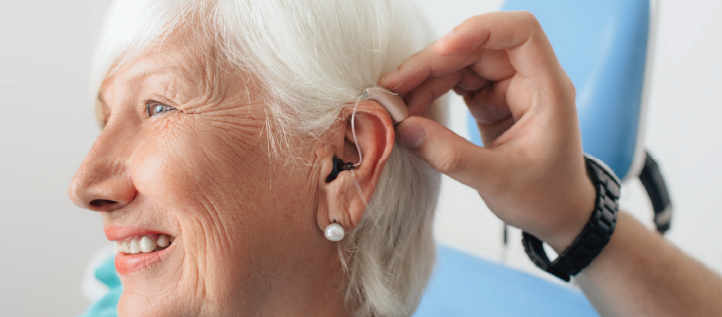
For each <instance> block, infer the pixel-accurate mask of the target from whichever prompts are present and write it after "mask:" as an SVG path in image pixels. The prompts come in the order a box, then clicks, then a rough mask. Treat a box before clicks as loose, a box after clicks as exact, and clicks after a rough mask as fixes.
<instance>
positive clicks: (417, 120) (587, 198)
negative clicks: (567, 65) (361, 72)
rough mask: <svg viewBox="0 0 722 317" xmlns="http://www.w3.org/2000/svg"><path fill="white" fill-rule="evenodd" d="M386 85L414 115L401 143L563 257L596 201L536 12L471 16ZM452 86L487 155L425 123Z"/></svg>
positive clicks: (401, 131)
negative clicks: (429, 108) (431, 106)
mask: <svg viewBox="0 0 722 317" xmlns="http://www.w3.org/2000/svg"><path fill="white" fill-rule="evenodd" d="M380 84H381V85H382V86H384V87H387V88H388V89H391V90H392V91H394V92H397V93H399V94H400V95H402V96H403V97H404V100H405V101H406V104H407V106H408V108H409V112H410V114H411V115H412V116H411V117H409V118H408V119H406V120H405V121H403V122H402V123H401V124H400V125H399V126H398V128H397V138H399V139H400V140H401V143H402V144H403V145H404V146H405V147H406V148H407V149H408V150H409V151H411V152H412V153H414V154H415V155H417V156H418V157H420V158H422V159H424V160H426V161H428V162H429V163H430V164H431V165H432V166H433V167H435V168H436V169H438V170H439V171H441V172H442V173H444V174H446V175H449V176H450V177H452V178H454V179H456V180H458V181H460V182H461V183H464V184H466V185H468V186H470V187H472V188H474V189H476V190H477V191H478V192H479V194H480V195H481V197H482V198H483V199H484V201H485V202H486V204H487V205H488V206H489V208H490V209H491V211H492V212H494V213H495V214H496V215H497V216H498V217H499V218H500V219H501V220H503V221H504V222H506V223H507V224H509V225H512V226H515V227H517V228H520V229H522V230H525V231H527V232H529V233H531V234H532V235H534V236H536V237H538V238H540V239H541V240H543V241H545V242H547V243H549V244H550V245H551V246H552V247H553V248H554V249H556V250H557V251H561V250H563V249H565V248H566V247H567V246H568V245H569V244H570V243H571V242H572V241H573V239H574V238H575V237H576V236H577V235H578V234H579V233H580V232H581V230H582V228H583V227H584V225H585V224H586V222H587V221H588V220H589V216H590V215H591V212H592V210H593V209H594V199H595V195H596V194H595V189H594V187H593V186H592V183H591V182H590V181H589V179H588V176H587V174H586V169H585V164H584V159H583V152H582V142H581V136H580V132H579V124H578V122H577V112H576V107H575V103H574V100H575V91H574V87H573V85H572V83H571V81H570V80H569V78H568V77H567V75H566V73H565V72H564V70H563V69H562V67H561V66H560V64H559V62H558V60H557V58H556V56H555V54H554V51H553V49H552V47H551V44H550V43H549V40H548V39H547V37H546V35H545V34H544V32H543V31H542V28H541V26H540V25H539V23H538V21H537V20H536V18H534V16H533V15H532V14H530V13H528V12H495V13H489V14H484V15H479V16H476V17H473V18H470V19H468V20H466V21H465V22H464V23H462V24H461V25H459V26H458V27H456V28H455V29H454V31H452V32H451V33H449V34H448V35H446V36H444V37H442V38H441V39H439V40H437V41H436V42H435V43H434V44H432V45H430V46H429V47H427V48H425V49H424V50H422V51H421V52H418V53H416V54H414V55H413V56H411V57H410V58H409V59H408V60H406V61H405V62H404V63H402V64H401V65H400V66H399V67H398V68H397V69H396V70H395V71H392V72H390V73H389V74H387V75H386V76H384V77H383V78H382V79H381V81H380ZM452 89H453V90H454V91H455V92H456V93H457V94H459V95H462V96H463V97H464V100H465V101H466V104H467V106H468V107H469V110H470V111H471V113H472V115H473V116H474V118H476V121H477V124H478V126H479V131H480V132H481V138H482V140H483V142H484V146H485V147H484V148H481V147H478V146H476V145H474V144H472V143H470V142H468V141H466V140H465V139H464V138H462V137H460V136H458V135H456V134H454V133H453V132H452V131H450V130H448V129H446V128H445V127H443V126H442V125H440V124H438V123H436V122H434V121H431V120H428V119H425V118H422V117H419V116H418V115H420V114H421V113H423V111H424V110H425V109H426V107H427V106H428V105H429V104H430V103H431V102H432V101H433V100H434V99H436V98H438V97H440V96H442V95H444V94H445V93H447V92H448V91H449V90H452Z"/></svg>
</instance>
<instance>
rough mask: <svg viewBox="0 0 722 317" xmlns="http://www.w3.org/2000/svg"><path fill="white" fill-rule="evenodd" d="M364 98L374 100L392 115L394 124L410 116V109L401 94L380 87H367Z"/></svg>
mask: <svg viewBox="0 0 722 317" xmlns="http://www.w3.org/2000/svg"><path fill="white" fill-rule="evenodd" d="M361 97H362V98H363V99H368V100H374V101H376V102H378V103H379V104H380V105H381V106H383V107H384V108H386V111H387V112H388V113H389V115H391V120H392V121H393V122H394V126H397V125H398V124H399V123H401V121H404V119H406V118H408V117H409V109H408V108H407V107H406V104H405V103H404V100H403V99H401V97H399V95H397V94H394V93H392V92H390V91H388V90H385V89H383V88H379V87H373V88H367V89H366V90H364V93H363V95H362V96H361Z"/></svg>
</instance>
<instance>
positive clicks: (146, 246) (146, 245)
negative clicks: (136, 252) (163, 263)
mask: <svg viewBox="0 0 722 317" xmlns="http://www.w3.org/2000/svg"><path fill="white" fill-rule="evenodd" d="M156 246H158V245H157V244H156V243H155V241H153V239H151V238H150V237H148V236H143V237H142V238H140V251H142V252H145V253H147V252H153V251H155V247H156Z"/></svg>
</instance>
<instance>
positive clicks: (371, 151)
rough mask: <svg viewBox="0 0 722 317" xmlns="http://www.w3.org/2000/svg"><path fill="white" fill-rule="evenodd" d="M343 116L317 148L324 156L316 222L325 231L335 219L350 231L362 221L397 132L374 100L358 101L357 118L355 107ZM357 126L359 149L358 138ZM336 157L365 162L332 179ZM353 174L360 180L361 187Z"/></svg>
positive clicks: (319, 182) (389, 118)
mask: <svg viewBox="0 0 722 317" xmlns="http://www.w3.org/2000/svg"><path fill="white" fill-rule="evenodd" d="M339 116H340V117H339V119H340V120H338V123H337V124H335V125H334V126H333V127H332V128H331V130H330V131H329V133H327V136H328V138H327V140H328V142H327V143H326V144H327V145H326V146H325V148H324V149H319V150H318V151H317V152H316V155H317V156H319V158H321V159H323V163H321V164H322V165H321V168H320V170H321V172H320V175H319V179H318V180H317V181H318V197H319V201H318V210H317V211H316V222H317V224H318V227H319V229H320V230H321V231H323V230H324V229H325V228H326V227H327V226H328V225H329V224H332V223H334V222H335V223H338V224H339V225H341V226H342V227H343V228H344V230H345V231H346V232H350V231H352V230H353V229H355V228H356V226H358V225H359V223H361V219H362V217H363V214H364V212H365V211H366V204H367V202H368V201H371V197H372V196H373V193H374V191H375V190H376V185H377V184H378V181H379V178H380V177H381V173H382V172H383V169H384V166H385V165H386V161H387V160H388V158H389V156H390V155H391V151H392V150H393V147H394V138H395V133H394V125H393V122H392V121H391V117H390V116H389V114H388V112H387V111H386V109H384V107H382V106H381V105H380V104H378V103H376V102H375V101H372V100H363V101H361V102H360V103H359V104H358V106H357V109H356V116H355V118H354V117H353V107H349V108H347V109H346V110H344V111H342V112H341V114H340V115H339ZM352 120H353V124H352ZM354 130H355V134H356V137H355V139H356V141H357V142H358V149H357V147H356V142H354ZM359 150H360V151H361V155H359ZM320 156H323V157H320ZM333 158H337V159H340V160H342V161H343V162H345V163H353V164H354V165H355V164H357V163H359V161H361V164H360V165H358V166H355V167H354V169H353V170H342V171H340V172H339V173H338V176H337V177H336V178H335V179H333V180H331V179H327V177H328V175H329V174H331V172H332V170H333ZM352 175H353V177H352ZM353 178H355V179H356V181H357V182H358V188H357V186H356V184H354V180H353ZM327 180H329V181H328V182H327ZM359 191H360V192H359ZM361 195H363V197H362V196H361Z"/></svg>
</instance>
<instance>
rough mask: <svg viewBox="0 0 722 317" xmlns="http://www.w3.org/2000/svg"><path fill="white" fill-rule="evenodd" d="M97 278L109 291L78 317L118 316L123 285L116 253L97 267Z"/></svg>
mask: <svg viewBox="0 0 722 317" xmlns="http://www.w3.org/2000/svg"><path fill="white" fill-rule="evenodd" d="M95 278H96V279H98V281H100V282H101V283H103V284H105V286H107V287H108V292H107V293H106V294H105V295H104V296H103V297H101V298H100V299H98V300H97V301H94V302H92V303H91V304H90V305H89V306H88V308H87V309H86V310H85V312H84V313H83V314H82V315H80V316H78V317H118V309H117V307H118V300H120V295H121V294H123V285H122V284H121V283H120V277H119V276H118V272H116V271H115V255H113V256H111V257H110V258H108V259H107V260H105V262H103V263H102V264H101V265H100V266H98V267H97V268H95Z"/></svg>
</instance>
